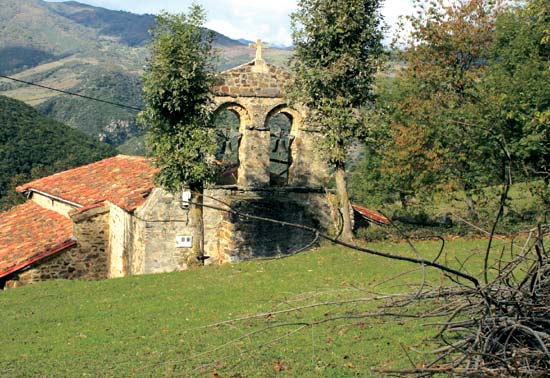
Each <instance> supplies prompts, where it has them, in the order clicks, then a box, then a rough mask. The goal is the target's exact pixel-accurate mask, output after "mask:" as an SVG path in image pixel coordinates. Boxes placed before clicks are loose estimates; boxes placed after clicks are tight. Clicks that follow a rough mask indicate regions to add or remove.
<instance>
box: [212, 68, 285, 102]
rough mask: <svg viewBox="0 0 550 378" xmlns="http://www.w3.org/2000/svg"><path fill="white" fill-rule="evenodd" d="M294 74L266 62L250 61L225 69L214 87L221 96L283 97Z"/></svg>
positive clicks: (215, 91)
mask: <svg viewBox="0 0 550 378" xmlns="http://www.w3.org/2000/svg"><path fill="white" fill-rule="evenodd" d="M291 80H292V76H291V74H290V73H288V72H287V71H285V70H284V69H282V68H280V67H277V66H274V65H271V64H267V63H265V62H258V61H256V62H250V63H246V64H243V65H241V66H239V67H235V68H232V69H229V70H227V71H224V72H222V73H221V74H220V76H219V79H218V83H216V86H215V87H214V88H213V91H214V93H216V94H217V95H219V96H233V97H236V96H241V97H242V96H249V97H283V95H284V91H285V88H286V87H287V86H288V84H289V83H290V81H291Z"/></svg>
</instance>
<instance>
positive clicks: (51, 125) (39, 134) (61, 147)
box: [0, 96, 116, 209]
mask: <svg viewBox="0 0 550 378" xmlns="http://www.w3.org/2000/svg"><path fill="white" fill-rule="evenodd" d="M115 154H116V150H115V149H114V148H113V147H111V146H109V145H107V144H105V143H101V142H98V141H96V140H95V139H94V138H92V137H90V136H87V135H85V134H84V133H82V132H80V131H78V130H73V129H71V128H69V127H67V126H65V125H63V124H61V123H59V122H56V121H54V120H52V119H50V118H48V117H45V116H43V115H40V114H39V113H38V112H37V111H36V110H35V109H33V108H32V107H30V106H29V105H26V104H25V103H23V102H21V101H17V100H13V99H10V98H7V97H5V96H0V209H6V208H8V207H10V206H12V205H14V204H15V203H17V202H20V201H22V200H23V197H22V196H20V195H19V194H17V193H15V190H14V189H15V187H16V186H17V185H18V184H21V183H23V182H25V181H29V180H31V179H35V178H39V177H43V176H47V175H49V174H52V173H55V172H58V171H62V170H65V169H69V168H73V167H77V166H80V165H83V164H87V163H90V162H93V161H97V160H100V159H102V158H105V157H108V156H113V155H115Z"/></svg>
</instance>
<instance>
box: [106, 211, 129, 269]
mask: <svg viewBox="0 0 550 378" xmlns="http://www.w3.org/2000/svg"><path fill="white" fill-rule="evenodd" d="M109 208H110V210H109V229H110V237H109V251H110V252H109V253H110V261H109V278H116V277H124V276H126V275H128V269H129V268H128V264H129V262H128V254H129V251H131V250H132V249H133V239H134V238H133V236H134V228H133V223H134V222H133V217H132V215H131V214H129V213H127V212H126V211H124V210H123V209H121V208H120V207H118V206H116V205H110V206H109Z"/></svg>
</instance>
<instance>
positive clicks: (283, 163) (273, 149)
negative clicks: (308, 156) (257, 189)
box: [265, 104, 300, 186]
mask: <svg viewBox="0 0 550 378" xmlns="http://www.w3.org/2000/svg"><path fill="white" fill-rule="evenodd" d="M299 123H300V116H299V113H298V112H297V111H295V110H294V109H291V108H289V107H288V106H287V105H286V104H280V105H278V106H276V107H274V108H273V109H272V110H271V111H269V112H268V113H267V116H266V118H265V128H266V129H268V130H269V133H270V143H269V175H270V185H271V186H287V185H289V184H290V183H291V182H292V173H293V162H294V161H295V159H296V149H295V148H294V140H295V139H296V137H297V134H298V129H299Z"/></svg>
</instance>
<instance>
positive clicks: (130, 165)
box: [17, 155, 158, 211]
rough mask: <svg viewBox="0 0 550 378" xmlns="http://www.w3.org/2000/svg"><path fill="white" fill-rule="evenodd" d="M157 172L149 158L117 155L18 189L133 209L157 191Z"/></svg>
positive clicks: (82, 203)
mask: <svg viewBox="0 0 550 378" xmlns="http://www.w3.org/2000/svg"><path fill="white" fill-rule="evenodd" d="M157 171H158V169H156V168H154V167H153V165H152V164H151V161H150V160H148V159H146V158H145V157H142V156H126V155H117V156H115V157H111V158H108V159H104V160H100V161H98V162H95V163H92V164H88V165H85V166H82V167H78V168H75V169H70V170H68V171H64V172H60V173H56V174H54V175H52V176H48V177H44V178H41V179H39V180H35V181H31V182H29V183H27V184H24V185H22V186H19V187H17V190H18V191H19V192H27V191H31V192H33V191H34V192H38V193H42V194H46V195H49V196H53V197H56V198H58V199H61V200H63V201H66V202H68V203H70V204H73V205H74V206H76V207H80V208H83V207H89V206H91V205H94V204H97V203H101V202H104V201H109V202H112V203H113V204H115V205H117V206H119V207H120V208H122V209H124V210H126V211H133V210H135V209H136V208H138V207H139V206H141V205H142V204H143V203H144V202H145V200H146V198H147V196H148V195H149V194H150V193H151V191H152V190H153V188H154V186H155V185H154V183H153V175H154V174H155V173H156V172H157Z"/></svg>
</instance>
